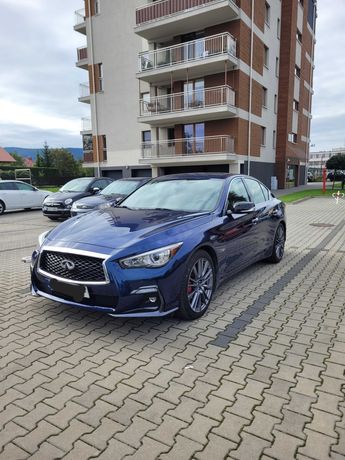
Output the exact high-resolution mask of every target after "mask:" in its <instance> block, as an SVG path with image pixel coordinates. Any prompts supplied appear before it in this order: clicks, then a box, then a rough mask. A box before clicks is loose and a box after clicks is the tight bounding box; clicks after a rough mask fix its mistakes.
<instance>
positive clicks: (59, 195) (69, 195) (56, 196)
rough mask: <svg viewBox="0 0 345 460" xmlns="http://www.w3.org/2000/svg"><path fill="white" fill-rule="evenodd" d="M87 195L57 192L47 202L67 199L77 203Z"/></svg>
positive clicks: (86, 193)
mask: <svg viewBox="0 0 345 460" xmlns="http://www.w3.org/2000/svg"><path fill="white" fill-rule="evenodd" d="M87 195H88V192H55V193H52V194H51V195H50V196H49V198H47V201H48V202H51V201H54V202H55V201H65V200H67V198H72V200H73V201H75V200H78V199H79V198H83V197H84V196H87Z"/></svg>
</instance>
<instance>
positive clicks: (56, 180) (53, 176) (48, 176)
mask: <svg viewBox="0 0 345 460" xmlns="http://www.w3.org/2000/svg"><path fill="white" fill-rule="evenodd" d="M16 169H30V170H31V180H32V184H33V185H38V186H41V185H58V186H59V185H63V184H65V183H66V182H68V181H69V180H71V179H75V177H76V176H72V175H71V176H61V175H60V174H59V171H58V170H57V169H56V168H37V167H33V168H17V167H15V166H1V165H0V178H1V179H3V180H6V179H7V180H8V179H14V178H15V170H16ZM17 178H18V179H19V177H17Z"/></svg>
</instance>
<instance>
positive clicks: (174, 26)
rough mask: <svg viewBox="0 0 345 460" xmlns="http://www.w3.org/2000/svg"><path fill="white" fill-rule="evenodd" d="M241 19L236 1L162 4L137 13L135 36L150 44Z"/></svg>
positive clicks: (165, 0)
mask: <svg viewBox="0 0 345 460" xmlns="http://www.w3.org/2000/svg"><path fill="white" fill-rule="evenodd" d="M238 17H239V8H238V6H237V5H236V3H235V2H234V1H233V0H161V1H155V2H151V3H147V4H146V5H144V6H141V7H139V8H137V9H136V27H135V29H134V30H135V32H136V33H137V34H138V35H140V36H141V37H143V38H145V39H146V40H149V41H155V40H157V39H159V38H160V37H168V36H176V35H182V34H185V33H188V32H190V31H192V30H201V29H204V28H206V27H210V26H212V25H215V24H221V23H224V22H228V21H231V20H233V19H235V18H238Z"/></svg>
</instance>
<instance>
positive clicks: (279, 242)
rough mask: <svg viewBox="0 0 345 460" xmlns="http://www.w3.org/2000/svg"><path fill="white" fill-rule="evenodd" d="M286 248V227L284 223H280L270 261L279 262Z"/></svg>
mask: <svg viewBox="0 0 345 460" xmlns="http://www.w3.org/2000/svg"><path fill="white" fill-rule="evenodd" d="M284 249H285V227H284V225H283V224H279V225H278V228H277V230H276V234H275V236H274V242H273V248H272V255H271V256H270V257H268V259H267V260H268V262H272V263H274V264H277V263H279V262H280V261H281V260H282V258H283V256H284Z"/></svg>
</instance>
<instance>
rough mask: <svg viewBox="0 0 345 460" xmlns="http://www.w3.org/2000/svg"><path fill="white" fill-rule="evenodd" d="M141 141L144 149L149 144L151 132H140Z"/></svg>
mask: <svg viewBox="0 0 345 460" xmlns="http://www.w3.org/2000/svg"><path fill="white" fill-rule="evenodd" d="M141 140H142V142H143V144H144V145H145V147H148V146H149V145H150V144H151V131H142V132H141Z"/></svg>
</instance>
